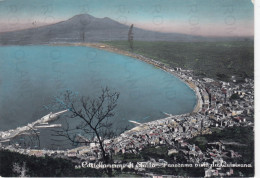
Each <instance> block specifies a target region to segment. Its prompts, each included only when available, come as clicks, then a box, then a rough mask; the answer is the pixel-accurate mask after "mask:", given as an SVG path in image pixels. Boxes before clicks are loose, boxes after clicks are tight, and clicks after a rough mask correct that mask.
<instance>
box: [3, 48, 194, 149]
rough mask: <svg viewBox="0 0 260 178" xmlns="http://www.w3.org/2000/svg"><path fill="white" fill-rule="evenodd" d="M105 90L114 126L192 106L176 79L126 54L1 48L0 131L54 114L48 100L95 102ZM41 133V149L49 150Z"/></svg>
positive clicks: (186, 110) (190, 95)
mask: <svg viewBox="0 0 260 178" xmlns="http://www.w3.org/2000/svg"><path fill="white" fill-rule="evenodd" d="M105 87H108V88H109V89H110V90H111V91H116V92H119V93H120V97H119V99H118V103H117V104H118V105H117V107H116V109H115V116H114V118H113V119H114V120H113V123H114V124H113V127H115V128H125V127H126V126H128V127H129V128H132V127H134V126H135V125H134V124H133V123H130V122H129V120H133V121H137V122H140V123H145V122H149V121H153V120H157V119H161V118H164V117H165V115H164V114H163V112H166V113H169V114H173V115H177V114H184V113H189V112H192V110H193V108H194V106H195V105H196V95H195V93H194V91H193V90H192V89H190V88H189V87H188V86H187V85H186V84H185V83H184V82H183V81H181V80H180V79H179V78H177V77H175V76H174V75H172V74H170V73H167V72H165V71H164V70H162V69H159V68H157V67H155V66H153V65H151V64H147V63H145V62H143V61H140V60H138V59H135V58H132V57H129V56H125V55H121V54H117V53H112V52H108V51H105V50H100V49H96V48H91V47H83V46H45V45H39V46H6V47H0V130H1V131H5V130H9V129H15V128H16V127H18V126H25V125H27V124H28V123H31V122H33V121H36V120H38V119H40V118H41V117H43V116H44V115H46V114H48V113H50V112H56V111H58V110H57V108H54V107H53V108H52V102H53V99H54V98H55V97H57V96H60V95H61V94H62V93H64V92H65V91H66V90H70V91H72V92H75V93H77V94H78V95H80V96H86V97H90V98H95V97H97V96H98V95H99V94H100V93H101V89H102V88H105ZM62 119H63V118H62V117H60V118H59V121H56V122H55V123H63V121H62ZM75 120H76V118H74V119H71V120H69V122H71V123H73V122H76V121H75ZM44 130H48V129H40V131H39V132H40V133H42V135H45V136H42V137H43V138H42V140H41V142H42V145H44V146H45V147H48V146H50V145H52V147H55V146H53V145H55V144H53V143H51V142H53V141H50V140H51V134H49V135H48V136H46V133H44ZM48 133H49V131H48ZM53 135H54V134H53Z"/></svg>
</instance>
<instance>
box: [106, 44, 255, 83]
mask: <svg viewBox="0 0 260 178" xmlns="http://www.w3.org/2000/svg"><path fill="white" fill-rule="evenodd" d="M106 44H109V45H111V46H114V47H116V48H119V49H122V50H127V51H130V48H129V44H128V42H127V41H111V42H106ZM133 52H134V53H137V54H142V55H144V56H146V57H150V58H153V59H155V60H158V61H161V62H163V63H165V64H168V65H169V66H171V67H181V68H183V69H190V70H194V72H195V74H197V75H200V76H204V77H210V78H215V79H220V80H224V81H229V80H231V76H236V79H237V80H240V79H244V78H246V77H249V78H253V76H254V42H253V41H233V42H230V41H229V42H145V41H134V51H133Z"/></svg>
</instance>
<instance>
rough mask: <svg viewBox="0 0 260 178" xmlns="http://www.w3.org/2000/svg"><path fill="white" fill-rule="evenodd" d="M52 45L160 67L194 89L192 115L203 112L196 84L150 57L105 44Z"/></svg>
mask: <svg viewBox="0 0 260 178" xmlns="http://www.w3.org/2000/svg"><path fill="white" fill-rule="evenodd" d="M50 45H53V46H85V47H92V48H97V49H101V50H105V51H108V52H112V53H117V54H121V55H125V56H129V57H132V58H135V59H138V60H141V61H143V62H146V63H148V64H151V65H153V66H155V67H158V68H160V69H162V70H164V71H165V72H168V73H170V74H172V75H174V76H175V77H177V78H178V79H180V80H181V81H182V82H184V83H185V84H186V85H187V86H188V87H189V88H190V89H192V90H193V91H194V93H195V95H196V98H197V101H196V105H195V106H194V108H193V110H192V111H191V112H190V113H198V112H199V111H200V110H201V108H202V101H201V95H200V93H199V89H198V87H197V86H196V85H195V84H194V82H192V81H191V80H185V79H183V78H181V77H180V76H178V75H177V73H175V72H173V71H170V69H167V68H166V67H165V66H160V65H159V63H156V62H157V61H154V60H152V59H150V58H148V57H144V56H142V55H139V54H135V53H131V52H129V51H124V50H121V49H118V48H116V47H113V46H111V45H108V44H104V43H52V44H50ZM184 114H189V113H184Z"/></svg>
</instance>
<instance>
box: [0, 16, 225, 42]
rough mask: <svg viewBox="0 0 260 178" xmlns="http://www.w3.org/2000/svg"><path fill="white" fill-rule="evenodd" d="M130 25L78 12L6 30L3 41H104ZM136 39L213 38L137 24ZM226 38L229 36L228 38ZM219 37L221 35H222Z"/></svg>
mask: <svg viewBox="0 0 260 178" xmlns="http://www.w3.org/2000/svg"><path fill="white" fill-rule="evenodd" d="M128 30H129V26H127V25H124V24H121V23H119V22H117V21H115V20H112V19H110V18H108V17H105V18H96V17H93V16H91V15H89V14H80V15H76V16H74V17H72V18H70V19H68V20H66V21H62V22H59V23H56V24H52V25H46V26H42V27H37V28H31V29H25V30H19V31H13V32H2V33H0V45H27V44H48V43H55V42H102V41H111V40H127V38H128ZM133 32H134V40H139V41H210V40H214V39H213V38H212V39H210V38H206V37H202V36H192V35H185V34H180V33H161V32H155V31H149V30H143V29H140V28H135V27H134V28H133ZM225 39H226V38H225ZM218 40H219V38H218Z"/></svg>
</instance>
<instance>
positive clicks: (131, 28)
mask: <svg viewBox="0 0 260 178" xmlns="http://www.w3.org/2000/svg"><path fill="white" fill-rule="evenodd" d="M133 27H134V24H132V25H131V26H130V28H129V31H128V42H129V45H130V48H131V50H132V51H133V50H134V43H133V42H134V33H133Z"/></svg>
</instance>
